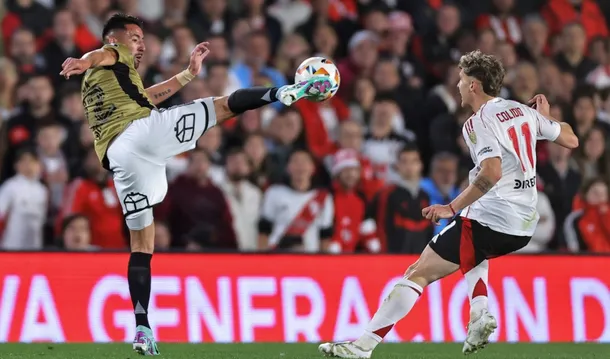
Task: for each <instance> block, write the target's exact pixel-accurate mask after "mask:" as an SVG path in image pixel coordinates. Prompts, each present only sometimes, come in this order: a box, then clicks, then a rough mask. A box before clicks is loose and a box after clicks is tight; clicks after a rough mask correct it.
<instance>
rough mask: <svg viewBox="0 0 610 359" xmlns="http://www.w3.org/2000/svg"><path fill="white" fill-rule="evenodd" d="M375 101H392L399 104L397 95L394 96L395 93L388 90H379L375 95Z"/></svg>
mask: <svg viewBox="0 0 610 359" xmlns="http://www.w3.org/2000/svg"><path fill="white" fill-rule="evenodd" d="M374 102H375V103H377V102H392V103H394V104H397V102H396V97H394V93H393V92H391V91H386V92H378V93H377V94H376V95H375V101H374Z"/></svg>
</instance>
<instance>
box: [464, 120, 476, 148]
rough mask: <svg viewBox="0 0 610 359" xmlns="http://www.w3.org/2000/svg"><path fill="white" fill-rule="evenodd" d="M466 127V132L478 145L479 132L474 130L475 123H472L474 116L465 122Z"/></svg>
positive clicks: (471, 140)
mask: <svg viewBox="0 0 610 359" xmlns="http://www.w3.org/2000/svg"><path fill="white" fill-rule="evenodd" d="M464 128H465V129H466V133H467V134H468V138H469V139H470V142H472V143H473V144H475V145H476V143H477V134H476V133H475V132H474V125H473V123H472V118H469V119H468V121H466V122H465V123H464Z"/></svg>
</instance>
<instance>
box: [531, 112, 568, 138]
mask: <svg viewBox="0 0 610 359" xmlns="http://www.w3.org/2000/svg"><path fill="white" fill-rule="evenodd" d="M532 112H534V114H535V116H536V128H537V130H536V136H537V139H539V140H548V141H555V140H556V139H557V137H559V134H560V133H561V125H560V124H559V122H556V121H552V120H549V119H548V118H546V117H544V116H543V115H542V114H541V113H540V112H538V111H536V110H532Z"/></svg>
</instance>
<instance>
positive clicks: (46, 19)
mask: <svg viewBox="0 0 610 359" xmlns="http://www.w3.org/2000/svg"><path fill="white" fill-rule="evenodd" d="M6 10H7V12H6V14H5V15H4V18H2V25H1V26H2V40H3V42H4V45H5V46H6V47H7V48H10V47H11V46H12V41H14V36H13V35H14V33H15V32H16V31H17V29H18V28H20V27H25V28H28V29H32V35H33V36H34V37H42V36H43V35H44V33H45V31H46V30H47V29H48V28H49V27H50V26H51V19H52V16H51V12H50V11H49V9H47V8H46V7H44V6H43V5H41V4H39V3H38V2H37V1H34V0H15V1H7V2H6Z"/></svg>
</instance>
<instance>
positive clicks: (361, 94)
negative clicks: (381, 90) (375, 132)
mask: <svg viewBox="0 0 610 359" xmlns="http://www.w3.org/2000/svg"><path fill="white" fill-rule="evenodd" d="M376 95H377V89H376V88H375V85H374V84H373V81H371V80H370V79H368V78H366V77H359V78H358V79H356V80H355V82H354V90H353V93H352V96H350V102H349V112H350V119H352V120H354V121H356V122H358V123H359V124H361V125H363V126H366V125H367V124H368V119H369V116H370V114H371V110H372V109H373V103H374V102H375V97H376Z"/></svg>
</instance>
